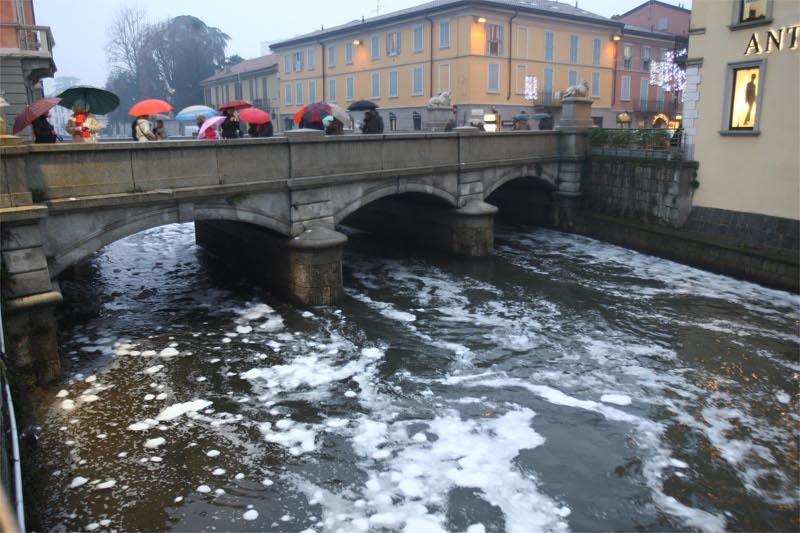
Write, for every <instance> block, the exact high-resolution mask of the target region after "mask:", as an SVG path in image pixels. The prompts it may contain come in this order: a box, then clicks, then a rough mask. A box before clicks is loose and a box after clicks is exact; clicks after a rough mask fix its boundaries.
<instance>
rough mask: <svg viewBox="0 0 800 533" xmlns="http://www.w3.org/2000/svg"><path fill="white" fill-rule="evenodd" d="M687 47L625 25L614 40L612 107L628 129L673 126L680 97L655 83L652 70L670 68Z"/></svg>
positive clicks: (685, 43) (678, 38)
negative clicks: (626, 118) (627, 121)
mask: <svg viewBox="0 0 800 533" xmlns="http://www.w3.org/2000/svg"><path fill="white" fill-rule="evenodd" d="M686 19H687V23H688V16H687V17H686ZM687 46H688V39H687V38H686V37H682V36H675V35H671V34H668V33H664V32H660V31H652V30H649V29H645V28H639V27H637V26H632V25H630V24H626V25H625V28H624V29H623V30H622V34H621V36H620V39H619V40H618V41H616V47H617V49H616V51H615V52H616V53H615V69H614V72H615V78H614V88H613V94H614V101H613V103H612V107H613V109H614V111H616V112H617V113H622V112H625V113H627V114H628V116H629V117H630V118H631V122H630V127H632V128H666V127H677V125H676V124H677V123H678V122H679V119H680V116H681V112H682V103H681V98H682V95H681V94H680V91H679V90H670V89H671V88H670V87H665V86H664V85H662V84H657V83H658V82H657V81H656V76H654V75H653V70H654V68H655V67H657V66H658V64H659V63H660V64H661V65H668V66H667V67H666V68H673V67H672V66H671V65H672V63H671V61H672V59H673V58H674V57H675V56H676V55H677V54H678V51H680V50H685V49H686V47H687Z"/></svg>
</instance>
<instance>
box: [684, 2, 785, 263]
mask: <svg viewBox="0 0 800 533" xmlns="http://www.w3.org/2000/svg"><path fill="white" fill-rule="evenodd" d="M689 34H690V38H689V60H688V64H687V69H686V75H687V76H686V83H687V84H686V90H685V101H684V110H683V125H684V128H685V131H686V134H687V142H688V143H689V144H690V145H691V144H693V145H694V155H695V159H696V160H697V161H698V162H699V163H700V168H699V170H698V176H697V179H698V181H699V182H700V187H699V189H697V191H696V192H695V195H694V202H693V203H694V207H693V211H692V215H691V217H690V227H691V229H695V230H698V231H704V232H707V233H712V234H714V235H716V236H720V237H723V238H730V239H732V240H735V241H736V242H738V243H742V244H746V245H750V246H756V247H768V248H776V249H781V250H785V251H788V252H790V253H792V254H793V255H794V257H797V254H798V237H799V234H800V231H798V228H800V222H799V221H798V220H799V219H800V155H799V152H800V128H798V123H800V89H799V88H798V83H800V2H798V1H797V0H774V1H773V0H695V1H694V3H693V7H692V18H691V28H690V30H689Z"/></svg>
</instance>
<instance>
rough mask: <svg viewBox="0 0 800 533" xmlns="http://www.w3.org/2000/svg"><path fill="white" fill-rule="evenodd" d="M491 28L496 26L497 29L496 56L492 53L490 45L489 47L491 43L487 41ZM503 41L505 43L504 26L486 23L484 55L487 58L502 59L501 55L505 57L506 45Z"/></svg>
mask: <svg viewBox="0 0 800 533" xmlns="http://www.w3.org/2000/svg"><path fill="white" fill-rule="evenodd" d="M492 26H496V27H497V28H498V29H497V36H498V38H497V53H496V54H493V53H492V45H491V43H492V42H493V41H490V40H489V35H490V30H491V27H492ZM505 41H506V29H505V26H503V24H501V23H499V22H492V21H488V22H487V23H486V55H487V56H489V57H503V55H505V51H506V43H505Z"/></svg>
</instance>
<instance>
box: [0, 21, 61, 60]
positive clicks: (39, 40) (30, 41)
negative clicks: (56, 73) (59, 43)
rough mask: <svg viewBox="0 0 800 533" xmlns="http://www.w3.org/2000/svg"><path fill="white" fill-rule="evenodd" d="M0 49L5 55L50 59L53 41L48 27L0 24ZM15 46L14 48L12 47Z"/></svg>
mask: <svg viewBox="0 0 800 533" xmlns="http://www.w3.org/2000/svg"><path fill="white" fill-rule="evenodd" d="M0 36H1V38H0V43H2V45H0V49H2V51H3V52H4V55H7V54H19V55H21V56H23V57H40V58H45V59H52V57H53V46H55V44H56V43H55V40H54V39H53V33H52V32H51V31H50V26H26V25H22V24H11V23H0ZM14 45H16V46H14Z"/></svg>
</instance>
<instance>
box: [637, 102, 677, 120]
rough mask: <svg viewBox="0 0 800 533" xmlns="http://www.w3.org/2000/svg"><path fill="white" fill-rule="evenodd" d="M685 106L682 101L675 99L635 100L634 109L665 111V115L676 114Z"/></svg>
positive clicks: (655, 111)
mask: <svg viewBox="0 0 800 533" xmlns="http://www.w3.org/2000/svg"><path fill="white" fill-rule="evenodd" d="M682 107H683V106H682V105H681V103H680V102H675V101H673V100H667V99H664V100H636V101H635V102H634V111H638V112H639V113H664V114H665V115H670V116H671V115H674V114H676V113H680V112H681V108H682Z"/></svg>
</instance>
